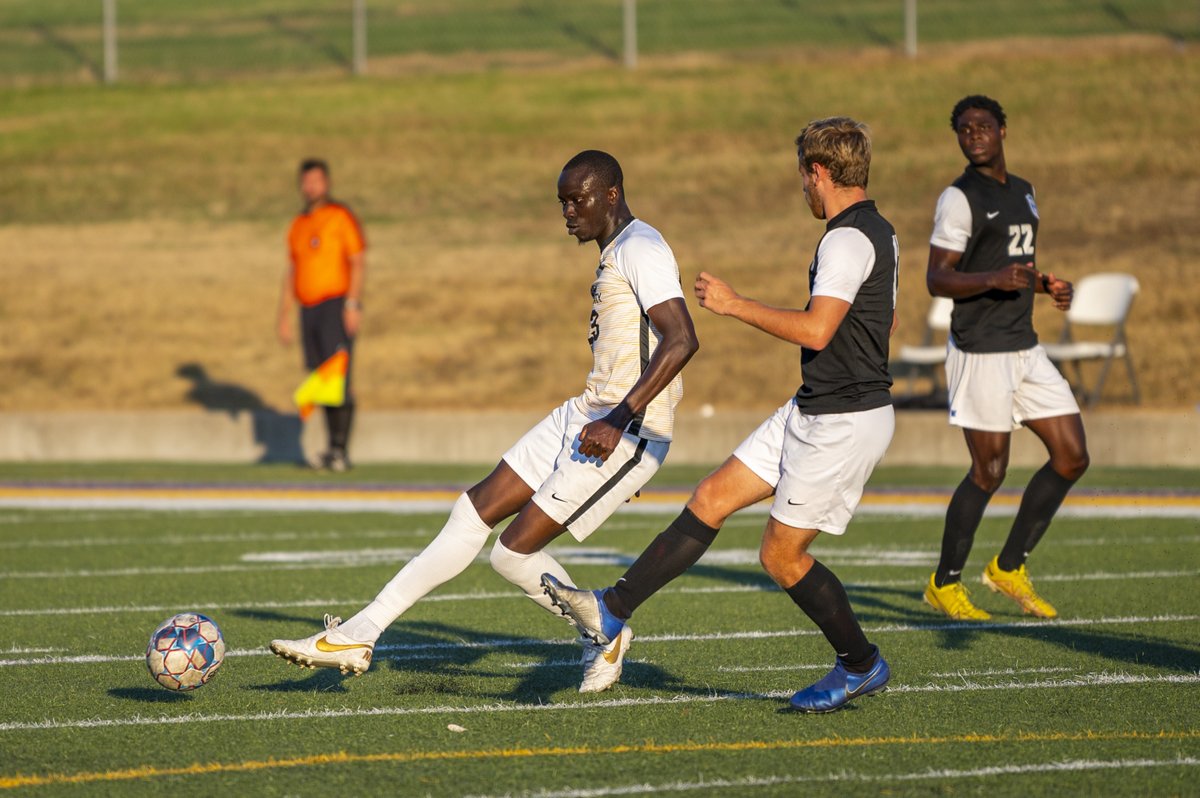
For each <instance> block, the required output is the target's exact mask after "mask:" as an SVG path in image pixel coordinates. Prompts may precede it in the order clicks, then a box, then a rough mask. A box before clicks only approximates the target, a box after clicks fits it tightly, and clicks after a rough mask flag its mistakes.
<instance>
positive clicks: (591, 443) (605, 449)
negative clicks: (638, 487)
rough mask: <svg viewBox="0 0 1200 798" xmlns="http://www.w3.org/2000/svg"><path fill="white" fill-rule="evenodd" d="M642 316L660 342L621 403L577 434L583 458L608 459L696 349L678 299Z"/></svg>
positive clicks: (697, 343)
mask: <svg viewBox="0 0 1200 798" xmlns="http://www.w3.org/2000/svg"><path fill="white" fill-rule="evenodd" d="M646 315H647V316H649V317H650V321H651V322H653V323H654V327H655V329H657V330H658V331H659V332H660V333H661V334H662V340H661V341H659V344H658V348H657V349H655V350H654V354H653V355H651V356H650V362H649V363H648V364H647V365H646V370H645V371H644V372H642V376H641V377H639V378H638V381H637V382H635V383H634V384H633V387H632V388H631V389H630V390H629V393H628V394H626V396H625V399H624V401H622V402H621V403H620V404H618V405H617V406H616V407H615V408H613V410H612V412H611V413H609V414H608V415H607V416H605V417H604V418H602V419H600V420H599V421H593V422H591V423H590V424H588V425H586V426H585V427H584V428H583V429H582V430H581V431H580V433H579V452H580V453H581V454H583V455H585V456H587V457H599V458H600V459H601V460H606V459H608V456H609V455H610V454H612V452H613V449H615V448H616V446H617V442H618V441H620V440H621V435H622V433H624V432H625V429H626V428H627V427H628V426H629V423H630V422H631V421H633V417H634V416H636V415H637V414H638V413H641V412H642V411H643V410H645V409H646V407H647V405H649V404H650V402H651V400H653V399H654V397H656V396H658V395H659V393H661V392H662V390H663V389H664V388H666V387H667V386H668V385H670V384H671V380H673V379H675V377H676V376H677V375H678V374H679V372H680V371H682V370H683V367H684V366H685V365H686V364H687V362H688V361H689V360H691V359H692V355H694V354H696V350H698V349H699V348H700V341H699V340H698V339H697V338H696V328H695V327H694V326H693V325H692V317H691V314H689V313H688V309H687V305H685V304H684V302H683V300H682V299H668V300H667V301H666V302H660V303H658V304H657V305H655V306H654V307H652V308H650V309H649V310H647V311H646Z"/></svg>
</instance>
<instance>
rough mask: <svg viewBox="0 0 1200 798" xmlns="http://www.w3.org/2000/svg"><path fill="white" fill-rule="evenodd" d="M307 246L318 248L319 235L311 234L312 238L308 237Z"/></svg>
mask: <svg viewBox="0 0 1200 798" xmlns="http://www.w3.org/2000/svg"><path fill="white" fill-rule="evenodd" d="M308 246H309V247H310V248H312V249H320V248H321V237H320V236H313V237H312V238H310V239H308Z"/></svg>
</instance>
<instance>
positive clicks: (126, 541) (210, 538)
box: [0, 516, 433, 550]
mask: <svg viewBox="0 0 1200 798" xmlns="http://www.w3.org/2000/svg"><path fill="white" fill-rule="evenodd" d="M189 517H190V516H189ZM432 535H433V530H431V529H408V530H394V529H361V530H353V531H346V532H339V531H305V532H291V531H280V532H222V533H219V534H217V533H207V534H206V533H197V534H191V533H187V532H178V533H177V532H167V533H158V534H149V533H147V534H145V535H141V536H138V537H121V538H106V537H93V538H86V537H85V538H59V539H50V540H6V541H3V542H0V549H17V550H21V549H78V548H90V547H94V546H195V545H198V544H201V543H278V542H285V541H298V540H357V539H359V538H365V539H367V540H388V539H391V538H416V537H432Z"/></svg>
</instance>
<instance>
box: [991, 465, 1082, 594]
mask: <svg viewBox="0 0 1200 798" xmlns="http://www.w3.org/2000/svg"><path fill="white" fill-rule="evenodd" d="M1074 484H1075V480H1073V479H1066V478H1065V477H1062V476H1059V474H1058V472H1057V471H1055V470H1054V469H1053V468H1051V467H1050V464H1049V463H1047V464H1046V465H1044V466H1042V468H1041V470H1040V471H1038V472H1037V473H1036V474H1034V475H1033V479H1031V480H1029V485H1028V486H1026V488H1025V495H1024V496H1022V497H1021V508H1020V509H1019V510H1017V518H1016V520H1015V521H1013V525H1012V530H1011V531H1010V532H1009V533H1008V540H1006V541H1005V542H1004V548H1003V549H1001V551H1000V557H999V558H998V560H999V561H998V563H997V564H998V565H999V566H1000V570H1002V571H1015V570H1017V569H1018V568H1020V567H1021V566H1022V565H1024V564H1025V558H1026V557H1028V556H1029V552H1031V551H1033V547H1034V546H1036V545H1037V543H1038V541H1039V540H1041V539H1042V535H1043V534H1045V532H1046V528H1047V527H1049V526H1050V521H1051V520H1053V519H1054V514H1055V513H1056V512H1058V508H1059V506H1060V505H1061V504H1062V503H1063V499H1065V498H1066V497H1067V491H1069V490H1070V489H1071V486H1072V485H1074Z"/></svg>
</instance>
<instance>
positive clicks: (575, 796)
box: [467, 756, 1200, 798]
mask: <svg viewBox="0 0 1200 798" xmlns="http://www.w3.org/2000/svg"><path fill="white" fill-rule="evenodd" d="M1196 765H1200V759H1196V758H1195V757H1190V756H1180V757H1176V758H1175V759H1069V760H1066V761H1060V762H1042V763H1033V764H1027V765H989V766H986V767H980V768H971V769H970V770H952V769H940V770H933V769H929V770H918V771H911V772H908V773H855V772H853V771H845V770H839V771H837V772H835V773H827V774H824V775H816V776H744V777H742V778H740V779H711V780H704V781H673V782H667V783H659V784H650V783H649V782H642V783H640V784H624V785H619V786H611V787H586V788H585V787H579V788H571V787H565V788H557V789H554V790H534V791H529V792H517V793H514V792H506V793H495V794H492V795H474V796H467V798H607V796H613V795H653V794H655V793H660V792H692V791H695V790H708V791H712V790H723V791H727V792H728V794H731V795H737V794H740V792H741V791H742V790H749V789H752V788H755V787H778V786H780V785H784V784H830V783H844V782H857V783H872V782H883V783H891V782H896V781H925V780H929V779H934V780H938V781H953V780H954V779H968V778H991V777H995V776H1023V775H1028V774H1034V773H1081V772H1085V771H1093V770H1130V769H1133V768H1161V767H1168V768H1172V767H1178V768H1183V767H1195V766H1196Z"/></svg>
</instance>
